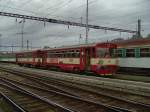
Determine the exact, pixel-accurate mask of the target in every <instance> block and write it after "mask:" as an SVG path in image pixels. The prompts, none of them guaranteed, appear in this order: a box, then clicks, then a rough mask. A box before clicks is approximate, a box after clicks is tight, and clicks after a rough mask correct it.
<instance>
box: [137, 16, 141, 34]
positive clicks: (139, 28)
mask: <svg viewBox="0 0 150 112" xmlns="http://www.w3.org/2000/svg"><path fill="white" fill-rule="evenodd" d="M137 35H138V37H141V20H140V19H138V31H137Z"/></svg>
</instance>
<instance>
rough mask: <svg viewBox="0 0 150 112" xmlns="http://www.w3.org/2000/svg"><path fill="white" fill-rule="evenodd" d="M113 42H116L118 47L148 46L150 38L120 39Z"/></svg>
mask: <svg viewBox="0 0 150 112" xmlns="http://www.w3.org/2000/svg"><path fill="white" fill-rule="evenodd" d="M113 43H115V44H117V46H118V47H138V46H139V47H142V46H143V47H144V46H150V38H139V39H130V40H120V41H116V42H113Z"/></svg>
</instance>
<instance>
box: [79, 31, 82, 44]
mask: <svg viewBox="0 0 150 112" xmlns="http://www.w3.org/2000/svg"><path fill="white" fill-rule="evenodd" d="M81 38H82V35H81V34H80V36H79V45H80V44H81Z"/></svg>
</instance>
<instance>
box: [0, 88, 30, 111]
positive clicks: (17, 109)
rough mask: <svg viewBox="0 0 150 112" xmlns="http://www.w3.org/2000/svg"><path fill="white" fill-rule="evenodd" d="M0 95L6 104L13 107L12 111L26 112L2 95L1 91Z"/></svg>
mask: <svg viewBox="0 0 150 112" xmlns="http://www.w3.org/2000/svg"><path fill="white" fill-rule="evenodd" d="M0 95H1V96H2V97H3V98H4V99H5V101H6V102H8V103H9V104H11V105H12V106H13V108H14V110H16V111H17V112H27V111H26V110H24V109H23V108H22V107H21V106H19V105H18V104H16V103H15V102H14V101H13V100H12V99H10V98H9V97H8V96H6V95H5V94H4V93H2V92H1V91H0Z"/></svg>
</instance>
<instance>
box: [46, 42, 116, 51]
mask: <svg viewBox="0 0 150 112" xmlns="http://www.w3.org/2000/svg"><path fill="white" fill-rule="evenodd" d="M106 44H110V45H113V46H116V44H115V43H112V42H102V43H89V44H77V45H71V46H60V47H55V48H48V49H44V50H55V49H76V48H81V47H94V46H104V45H106Z"/></svg>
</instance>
